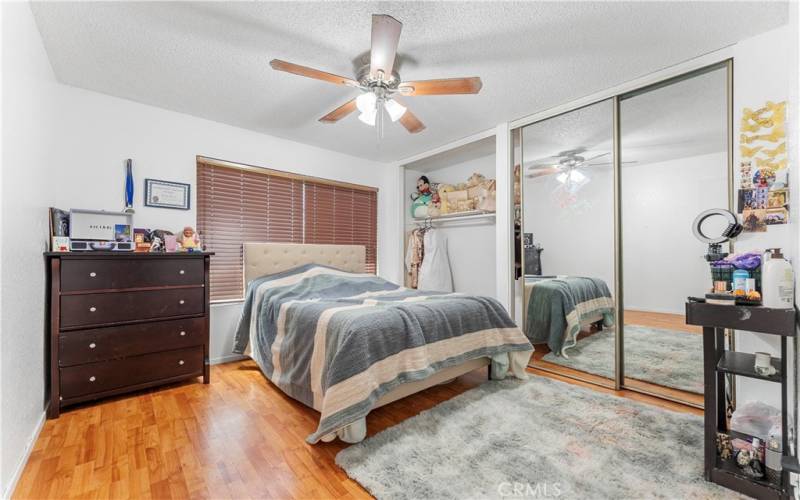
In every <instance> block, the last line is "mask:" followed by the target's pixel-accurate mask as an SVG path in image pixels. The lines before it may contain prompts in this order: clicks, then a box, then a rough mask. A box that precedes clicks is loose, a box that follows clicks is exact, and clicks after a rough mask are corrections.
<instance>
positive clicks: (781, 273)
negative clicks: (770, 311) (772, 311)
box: [761, 248, 794, 309]
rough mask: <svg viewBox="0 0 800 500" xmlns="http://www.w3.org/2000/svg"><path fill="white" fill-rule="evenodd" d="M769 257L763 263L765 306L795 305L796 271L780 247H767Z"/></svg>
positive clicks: (779, 307) (762, 276)
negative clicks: (784, 256)
mask: <svg viewBox="0 0 800 500" xmlns="http://www.w3.org/2000/svg"><path fill="white" fill-rule="evenodd" d="M766 253H767V254H769V258H768V259H764V260H763V262H762V263H761V296H762V303H763V305H764V307H774V308H777V309H791V308H793V307H794V272H793V271H792V265H791V264H789V262H788V261H787V260H786V259H784V258H783V254H782V253H781V249H780V248H770V249H767V252H766Z"/></svg>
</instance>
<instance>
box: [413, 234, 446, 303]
mask: <svg viewBox="0 0 800 500" xmlns="http://www.w3.org/2000/svg"><path fill="white" fill-rule="evenodd" d="M424 242H425V256H424V257H423V259H422V266H420V269H419V284H418V286H417V288H419V289H420V290H430V291H434V292H452V291H453V275H452V273H451V271H450V261H449V260H448V259H447V237H445V236H444V234H442V232H441V231H437V230H435V229H429V230H428V231H427V232H426V233H425V240H424Z"/></svg>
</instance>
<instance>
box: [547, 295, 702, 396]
mask: <svg viewBox="0 0 800 500" xmlns="http://www.w3.org/2000/svg"><path fill="white" fill-rule="evenodd" d="M625 324H626V325H642V326H649V327H652V328H664V329H667V330H677V331H681V332H688V333H697V334H698V335H701V334H702V333H703V330H702V328H700V327H697V326H694V325H687V324H686V321H685V319H684V317H683V316H682V315H679V314H666V313H656V312H648V311H633V310H626V311H625ZM593 333H594V332H581V333H579V334H578V340H579V341H580V339H583V338H586V337H588V336H590V335H592V334H593ZM549 352H550V350H549V349H548V348H547V346H546V345H537V346H536V352H534V353H533V357H532V358H531V363H532V365H533V367H535V368H537V367H538V368H541V370H540V371H547V372H552V373H555V374H561V375H566V376H567V377H577V378H579V379H581V380H584V381H587V382H590V383H593V384H599V385H602V386H607V387H609V386H610V387H613V385H614V381H613V380H611V379H609V378H607V377H602V376H599V375H593V374H591V373H586V372H583V371H580V370H575V369H573V368H569V367H566V366H562V365H558V364H555V363H549V362H547V361H545V360H543V359H542V358H543V357H544V356H545V355H547V354H548V353H549ZM598 362H605V363H608V365H609V368H611V365H613V363H614V360H613V359H608V360H600V361H598ZM698 369H700V370H702V367H699V368H698ZM612 372H613V368H612ZM625 385H626V386H627V387H630V388H634V389H638V390H640V391H646V392H648V393H652V394H656V395H659V396H662V397H666V398H670V399H677V400H679V401H685V402H687V403H691V404H694V405H701V406H702V404H703V395H702V394H696V393H693V392H688V391H682V390H680V389H673V388H671V387H664V386H661V385H658V384H652V383H650V382H647V381H644V380H637V379H633V378H628V377H626V378H625Z"/></svg>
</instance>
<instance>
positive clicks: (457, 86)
mask: <svg viewBox="0 0 800 500" xmlns="http://www.w3.org/2000/svg"><path fill="white" fill-rule="evenodd" d="M481 87H483V82H481V79H480V77H477V76H473V77H469V78H443V79H440V80H419V81H416V82H403V83H401V84H400V89H399V90H400V92H401V93H402V94H403V95H446V94H477V93H478V92H480V91H481Z"/></svg>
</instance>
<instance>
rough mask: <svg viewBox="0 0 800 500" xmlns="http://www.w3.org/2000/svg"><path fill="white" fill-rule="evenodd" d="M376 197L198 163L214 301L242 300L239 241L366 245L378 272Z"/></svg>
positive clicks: (200, 220) (329, 184)
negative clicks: (210, 253) (211, 253)
mask: <svg viewBox="0 0 800 500" xmlns="http://www.w3.org/2000/svg"><path fill="white" fill-rule="evenodd" d="M377 194H378V193H377V191H376V190H375V189H374V188H371V187H367V186H355V185H349V184H343V183H336V182H334V181H325V180H322V179H315V178H311V177H304V176H299V175H294V174H289V173H286V172H279V171H274V170H269V169H262V168H250V167H238V168H237V167H235V166H232V165H230V164H227V163H222V162H220V163H219V164H217V163H211V162H207V161H198V163H197V230H198V233H199V234H200V237H201V238H202V240H203V243H204V244H205V245H206V247H207V248H208V250H209V251H212V252H215V255H214V257H213V258H212V259H211V269H210V274H211V276H210V279H211V290H210V293H211V300H213V301H222V300H236V299H241V298H242V296H243V293H242V290H243V288H244V283H243V276H242V275H243V258H242V243H244V242H245V241H265V242H266V241H270V242H289V243H330V244H341V245H364V246H365V247H366V250H367V252H366V253H367V271H368V272H372V273H374V272H376V267H377V265H376V264H377V204H378V203H377V202H378V197H377Z"/></svg>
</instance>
